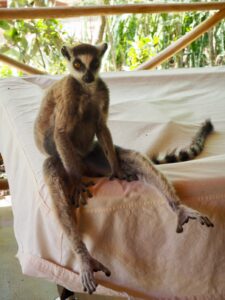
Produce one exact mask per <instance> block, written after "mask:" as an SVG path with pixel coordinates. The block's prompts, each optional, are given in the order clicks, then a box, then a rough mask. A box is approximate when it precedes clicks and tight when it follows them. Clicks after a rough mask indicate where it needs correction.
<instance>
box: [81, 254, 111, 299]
mask: <svg viewBox="0 0 225 300" xmlns="http://www.w3.org/2000/svg"><path fill="white" fill-rule="evenodd" d="M99 271H102V272H104V273H105V275H106V276H110V275H111V272H110V271H109V269H108V268H106V267H105V266H104V265H103V264H102V263H100V262H99V261H97V260H96V259H94V258H93V257H91V256H89V257H88V258H85V260H83V261H82V263H81V274H80V276H81V283H82V285H83V289H84V292H88V293H89V294H92V293H93V292H95V291H96V288H97V286H98V285H97V283H96V280H95V277H94V272H99Z"/></svg>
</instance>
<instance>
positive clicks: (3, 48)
mask: <svg viewBox="0 0 225 300" xmlns="http://www.w3.org/2000/svg"><path fill="white" fill-rule="evenodd" d="M53 2H54V1H50V0H19V1H15V0H11V1H10V3H11V6H13V7H19V6H34V5H36V6H39V5H41V6H46V5H52V4H53ZM101 2H102V4H105V5H109V4H127V1H125V0H102V1H101ZM165 2H166V1H165ZM180 2H187V1H183V0H180ZM189 2H190V1H189ZM191 2H195V0H192V1H191ZM94 3H95V2H94V1H93V0H85V1H78V3H77V4H78V5H90V4H92V5H93V4H94ZM129 3H141V0H130V1H129ZM99 4H100V3H99ZM210 15H211V13H210V12H187V13H180V14H178V13H174V14H172V13H167V14H166V13H163V14H143V15H141V14H137V15H129V14H127V15H114V16H109V17H107V18H104V20H103V19H101V22H102V25H103V26H101V30H102V32H103V34H101V35H100V36H101V39H102V38H103V40H104V41H107V42H108V43H109V45H110V46H111V48H110V51H107V55H108V57H107V59H106V60H105V65H104V70H107V71H111V70H133V69H135V68H136V67H137V66H138V65H140V64H141V63H143V62H145V61H146V60H148V59H150V58H151V57H154V56H155V55H156V54H157V53H159V52H160V51H162V50H163V49H165V48H166V47H167V46H169V45H170V44H171V43H172V42H174V41H176V40H177V39H179V38H180V37H181V36H183V35H185V34H186V33H188V32H189V31H191V30H192V29H193V28H194V27H196V26H197V25H198V24H200V23H201V22H202V21H204V20H205V19H206V18H208V17H209V16H210ZM80 21H81V22H83V23H82V28H83V29H85V30H84V31H85V32H86V34H85V35H84V36H85V42H89V39H90V36H92V35H89V33H90V30H89V29H90V26H93V23H92V25H90V23H91V22H93V21H91V19H90V18H81V19H80ZM103 21H104V22H105V23H104V22H103ZM0 29H1V30H2V32H3V35H4V39H5V40H4V42H3V43H2V45H0V53H4V54H6V55H8V56H10V57H12V58H14V59H16V60H19V61H21V62H24V63H26V64H28V65H31V66H34V67H36V68H38V69H41V70H44V71H46V72H49V73H51V74H62V73H64V72H65V70H66V67H65V62H64V60H63V58H62V56H61V53H60V49H61V47H62V45H63V44H65V43H66V44H73V43H74V42H77V41H78V38H75V37H74V36H69V34H68V33H66V32H65V30H64V27H63V23H61V22H60V21H58V20H55V19H49V20H31V21H28V20H17V21H10V22H7V21H4V20H0ZM92 29H93V28H92ZM95 30H98V28H97V26H96V28H95ZM224 41H225V23H224V21H223V22H221V23H220V24H218V25H217V26H216V27H214V28H213V29H211V30H210V31H209V32H207V33H205V34H204V35H203V36H202V37H200V38H199V39H198V40H196V41H195V42H193V43H192V44H191V45H190V46H188V47H186V48H185V49H184V50H182V51H180V53H178V54H177V55H175V56H174V57H172V58H171V59H170V60H169V61H167V62H164V63H163V64H162V66H160V68H174V67H203V66H207V65H209V66H210V65H212V66H213V65H221V64H225V42H224ZM90 42H92V43H94V42H95V41H94V40H91V41H90ZM7 74H8V75H7ZM13 74H14V73H10V71H9V70H8V69H7V68H5V69H4V68H3V69H2V70H1V71H0V76H10V75H13Z"/></svg>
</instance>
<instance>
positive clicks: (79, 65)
mask: <svg viewBox="0 0 225 300" xmlns="http://www.w3.org/2000/svg"><path fill="white" fill-rule="evenodd" d="M73 66H74V68H75V69H77V70H79V69H80V67H81V64H80V63H79V62H77V61H75V62H74V64H73Z"/></svg>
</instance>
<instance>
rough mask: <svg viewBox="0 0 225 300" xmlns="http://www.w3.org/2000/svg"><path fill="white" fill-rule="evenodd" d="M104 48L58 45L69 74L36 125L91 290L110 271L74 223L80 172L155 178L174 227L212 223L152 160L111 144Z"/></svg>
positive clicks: (83, 192) (80, 200) (81, 192)
mask: <svg viewBox="0 0 225 300" xmlns="http://www.w3.org/2000/svg"><path fill="white" fill-rule="evenodd" d="M106 49H107V44H101V45H99V46H93V45H89V44H81V45H78V46H75V47H66V46H64V47H63V48H62V54H63V56H64V57H65V59H66V61H67V63H68V68H69V71H70V74H69V75H68V76H65V77H63V78H62V79H61V80H59V81H58V82H56V83H54V84H53V85H52V86H51V87H50V89H49V90H48V92H47V93H46V94H45V96H44V98H43V100H42V104H41V107H40V111H39V113H38V116H37V119H36V122H35V128H34V129H35V130H34V134H35V141H36V144H37V147H38V148H39V150H40V151H41V152H42V153H44V154H45V155H46V156H47V157H46V160H45V162H44V166H43V171H44V177H45V180H46V184H47V185H48V188H49V192H50V195H51V197H52V200H53V203H54V209H55V212H56V216H57V217H58V220H59V222H60V224H61V227H62V230H63V231H64V233H65V235H66V236H67V238H68V240H69V242H70V245H71V249H72V251H73V252H74V253H75V254H76V255H77V257H78V259H79V262H80V276H81V282H82V284H83V288H84V290H85V291H88V292H89V293H93V292H94V291H95V290H96V286H97V284H96V280H95V278H94V272H97V271H103V272H104V273H105V274H106V275H107V276H109V275H110V271H109V269H108V268H106V267H105V266H104V265H103V264H102V263H100V262H99V261H97V260H96V259H94V258H93V257H92V256H91V255H90V253H89V251H88V250H87V248H86V246H85V244H84V243H83V241H82V239H81V237H80V235H79V232H78V229H77V226H76V221H75V217H74V213H73V205H72V203H71V200H70V199H71V197H72V198H73V199H74V200H75V205H76V206H77V207H79V206H80V205H81V204H86V200H87V198H88V197H91V193H90V191H89V189H88V186H89V185H88V184H85V183H84V182H82V177H83V176H90V177H91V176H110V177H111V179H112V178H114V177H116V178H119V179H126V180H128V181H130V180H137V179H140V180H145V181H147V182H151V183H152V182H153V183H154V184H155V185H156V186H157V187H158V188H159V189H160V190H161V192H162V193H163V194H164V196H165V198H166V200H167V201H168V203H169V205H170V207H171V208H172V210H173V211H174V212H175V213H176V215H177V219H178V223H177V232H182V231H183V225H184V224H185V223H187V222H188V220H189V219H196V220H197V221H199V222H200V223H201V224H205V225H207V226H213V224H212V223H211V222H210V220H209V219H208V218H207V217H206V216H202V215H201V214H200V213H199V212H197V211H195V210H193V209H191V208H188V207H187V206H185V205H182V204H181V202H180V199H179V198H178V196H177V194H176V192H175V190H174V188H173V186H172V185H171V184H170V183H169V182H168V180H167V179H166V177H165V176H164V175H163V174H162V173H160V172H159V171H158V170H157V169H156V168H155V167H154V165H153V163H152V162H151V160H150V159H148V158H147V157H145V156H143V155H142V154H140V153H138V152H135V151H132V150H129V149H123V148H120V147H118V146H114V145H113V142H112V138H111V134H110V131H109V129H108V127H107V117H108V109H109V91H108V88H107V86H106V84H105V83H104V81H103V80H102V79H101V78H100V77H99V76H98V73H99V69H100V65H101V60H102V57H103V55H104V53H105V51H106ZM95 136H96V137H97V140H96V141H94V139H95Z"/></svg>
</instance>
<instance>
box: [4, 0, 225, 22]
mask: <svg viewBox="0 0 225 300" xmlns="http://www.w3.org/2000/svg"><path fill="white" fill-rule="evenodd" d="M221 9H225V2H205V3H202V2H199V3H198V2H197V3H151V4H127V5H96V6H83V7H74V6H71V7H68V6H67V7H52V8H43V7H41V8H8V9H7V10H6V9H0V19H4V20H13V19H42V18H43V19H49V18H60V19H61V18H72V17H81V16H107V15H118V14H146V13H163V12H164V13H168V12H187V11H209V10H221Z"/></svg>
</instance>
